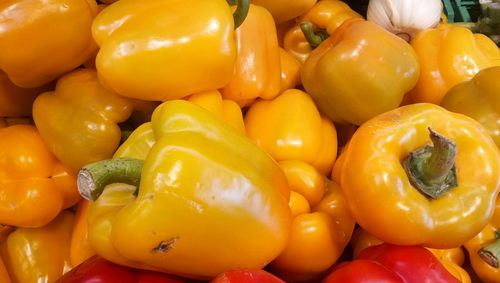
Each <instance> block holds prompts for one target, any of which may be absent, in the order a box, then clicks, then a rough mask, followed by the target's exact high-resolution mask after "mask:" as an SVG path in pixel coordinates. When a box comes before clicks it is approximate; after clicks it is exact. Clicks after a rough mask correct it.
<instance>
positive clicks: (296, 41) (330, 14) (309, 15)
mask: <svg viewBox="0 0 500 283" xmlns="http://www.w3.org/2000/svg"><path fill="white" fill-rule="evenodd" d="M362 18H363V17H362V16H361V15H360V14H358V13H356V12H355V11H354V10H352V9H351V8H350V7H349V6H348V5H347V4H346V3H345V2H343V1H340V0H322V1H318V2H317V3H316V4H315V5H314V6H313V7H312V8H311V9H309V10H308V11H307V12H306V13H305V14H303V15H302V16H301V17H300V18H299V19H298V20H297V23H296V24H295V25H294V26H293V27H292V28H290V29H289V30H288V31H287V32H286V34H285V36H284V39H283V48H284V49H285V50H286V51H288V52H290V54H292V55H293V56H294V57H295V58H296V59H297V60H298V61H299V62H301V63H304V62H305V61H306V59H307V58H308V57H309V55H310V54H311V51H312V50H313V48H312V47H311V45H310V44H309V42H308V41H307V40H306V38H305V36H304V33H303V32H302V30H301V28H300V23H302V22H310V23H312V24H313V27H314V28H315V29H322V30H325V31H326V32H327V33H328V34H332V33H333V32H334V31H335V29H337V28H338V27H339V26H340V25H341V24H342V23H343V22H344V21H346V20H348V19H362Z"/></svg>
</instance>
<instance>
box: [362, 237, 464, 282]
mask: <svg viewBox="0 0 500 283" xmlns="http://www.w3.org/2000/svg"><path fill="white" fill-rule="evenodd" d="M359 259H365V260H373V261H376V262H379V263H381V264H382V265H383V266H385V267H386V268H388V269H389V270H391V271H393V272H394V273H396V274H397V275H399V276H400V277H401V278H402V279H403V282H406V283H418V282H443V283H444V282H457V283H458V282H459V281H458V280H457V279H456V278H455V277H453V276H452V275H451V274H450V273H449V272H448V271H447V270H446V268H444V266H443V265H441V264H440V262H439V261H438V259H437V258H436V257H435V256H434V255H433V254H432V253H431V252H430V251H428V250H427V249H425V248H423V247H420V246H396V245H390V244H382V245H379V246H374V247H369V248H367V249H365V250H363V251H362V252H361V254H360V255H359Z"/></svg>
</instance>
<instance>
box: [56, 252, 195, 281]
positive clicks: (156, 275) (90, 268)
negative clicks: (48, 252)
mask: <svg viewBox="0 0 500 283" xmlns="http://www.w3.org/2000/svg"><path fill="white" fill-rule="evenodd" d="M187 282H190V281H188V280H187V279H182V278H179V277H176V276H173V275H169V274H165V273H160V272H154V271H149V270H139V269H132V268H128V267H125V266H121V265H118V264H115V263H112V262H110V261H107V260H105V259H103V258H101V257H99V256H93V257H91V258H89V259H87V260H86V261H84V262H83V263H81V264H80V265H78V266H76V267H75V268H73V269H72V270H70V271H69V272H68V273H66V274H64V275H63V276H62V277H61V278H59V280H57V281H56V283H187Z"/></svg>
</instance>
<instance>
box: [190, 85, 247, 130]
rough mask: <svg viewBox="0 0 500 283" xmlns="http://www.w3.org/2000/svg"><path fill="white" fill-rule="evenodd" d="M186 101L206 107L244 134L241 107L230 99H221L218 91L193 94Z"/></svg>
mask: <svg viewBox="0 0 500 283" xmlns="http://www.w3.org/2000/svg"><path fill="white" fill-rule="evenodd" d="M188 101H189V102H192V103H194V104H197V105H199V106H201V107H203V108H205V109H207V110H208V111H210V112H212V114H214V115H215V116H217V118H219V119H221V120H222V121H224V122H226V123H228V124H229V125H231V126H232V127H233V128H235V129H236V130H238V132H240V133H242V134H245V123H244V122H243V114H242V113H241V108H240V107H239V106H238V104H236V102H234V101H232V100H227V99H222V95H221V93H220V92H219V91H217V90H213V91H206V92H201V93H197V94H193V95H191V96H190V97H189V98H188Z"/></svg>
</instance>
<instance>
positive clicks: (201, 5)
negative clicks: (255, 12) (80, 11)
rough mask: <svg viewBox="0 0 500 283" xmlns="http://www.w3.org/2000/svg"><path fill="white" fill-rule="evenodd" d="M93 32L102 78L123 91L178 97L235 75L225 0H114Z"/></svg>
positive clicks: (160, 98)
mask: <svg viewBox="0 0 500 283" xmlns="http://www.w3.org/2000/svg"><path fill="white" fill-rule="evenodd" d="M193 7H196V8H193ZM92 34H93V37H94V39H95V41H96V42H97V44H98V45H99V46H100V50H99V53H98V54H97V58H96V67H97V70H98V72H99V76H100V79H101V80H102V82H103V84H105V85H106V86H107V87H109V88H111V89H113V90H114V91H116V92H117V93H119V94H121V95H124V96H127V97H131V98H137V99H142V100H158V101H165V100H170V99H175V98H181V97H185V96H188V95H190V94H193V93H197V92H201V91H207V90H213V89H218V88H221V87H223V86H224V85H226V84H227V83H228V82H229V80H230V79H231V77H232V75H233V71H234V63H235V59H236V44H235V40H234V21H233V17H232V15H231V10H230V8H229V5H228V4H227V3H226V1H224V0H187V1H186V0H176V1H160V0H155V1H141V0H125V1H118V2H116V3H113V4H112V5H109V6H108V7H106V8H104V10H102V12H101V13H99V15H98V16H97V17H96V19H95V21H94V22H93V25H92Z"/></svg>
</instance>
